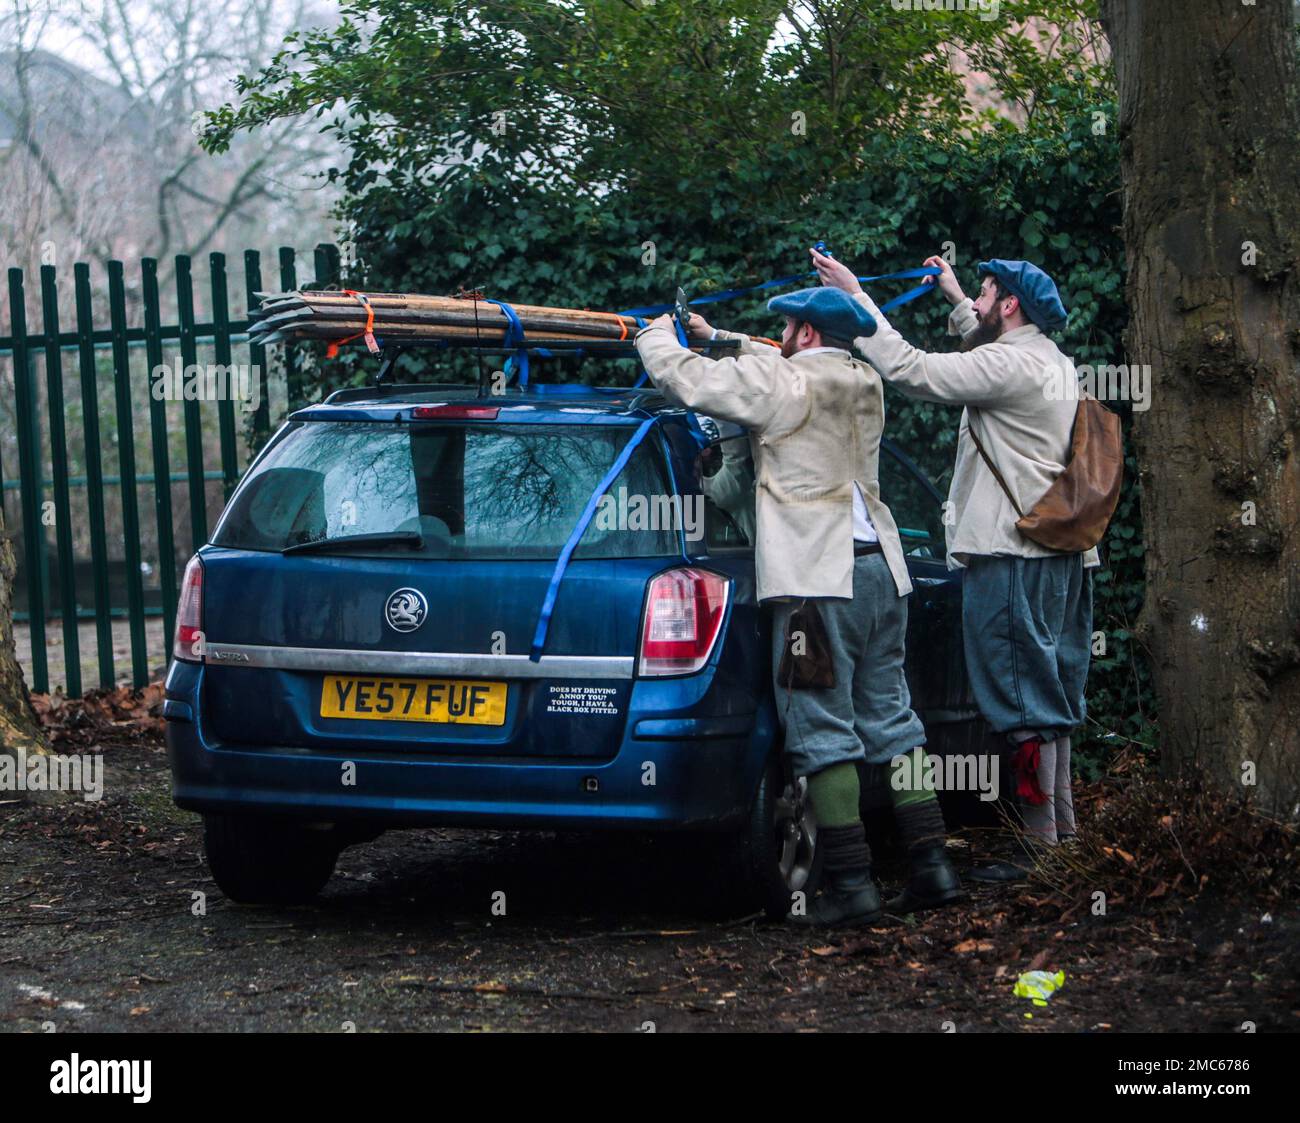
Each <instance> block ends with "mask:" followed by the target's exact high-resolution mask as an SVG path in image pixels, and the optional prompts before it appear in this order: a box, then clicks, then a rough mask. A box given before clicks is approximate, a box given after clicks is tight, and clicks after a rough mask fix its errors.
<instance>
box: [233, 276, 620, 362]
mask: <svg viewBox="0 0 1300 1123" xmlns="http://www.w3.org/2000/svg"><path fill="white" fill-rule="evenodd" d="M256 295H257V296H259V297H260V298H261V307H260V308H259V309H257V310H256V311H254V312H253V313H252V314H251V316H250V321H251V323H250V326H249V329H248V331H249V340H250V342H253V343H262V344H267V343H278V342H281V341H283V340H312V339H315V340H322V341H325V342H328V343H332V344H339V343H342V342H344V341H356V342H357V343H360V342H361V341H362V340H364V338H365V336H366V334H367V332H369V334H370V335H371V336H374V337H378V338H379V339H380V340H382V341H383V342H384V343H385V344H387V343H390V342H391V343H394V344H398V345H407V344H412V343H415V344H418V343H444V344H448V345H452V346H469V347H473V346H482V347H485V348H487V347H493V348H499V347H514V346H516V345H517V339H516V338H515V337H513V336H512V335H511V330H510V328H511V325H510V319H509V317H508V316H507V314H506V312H505V311H504V309H502V308H501V307H500V306H499V305H496V304H492V303H489V302H488V301H486V300H485V299H483V298H482V297H481V296H474V295H472V294H471V295H467V296H425V295H422V294H420V293H382V292H367V293H364V294H361V295H360V296H354V295H351V294H349V293H346V292H314V291H306V292H284V293H257V294H256ZM362 296H363V297H364V300H363V299H362V298H361V297H362ZM511 307H512V308H513V310H514V313H515V315H516V316H517V317H518V318H519V324H520V327H521V328H522V329H523V337H524V339H525V340H526V341H527V342H529V343H536V344H537V345H539V346H543V347H558V348H566V347H567V348H572V347H591V346H595V347H596V348H597V349H606V348H608V349H618V350H622V349H624V348H630V346H631V343H632V338H633V336H635V335H636V333H637V330H638V327H639V325H638V324H637V322H636V320H635V318H633V317H631V316H620V315H618V314H617V313H615V312H592V311H589V310H587V309H580V308H546V307H541V306H538V305H534V304H514V305H511ZM620 344H621V345H622V346H620Z"/></svg>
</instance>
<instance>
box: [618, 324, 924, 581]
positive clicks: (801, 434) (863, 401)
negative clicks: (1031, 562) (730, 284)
mask: <svg viewBox="0 0 1300 1123" xmlns="http://www.w3.org/2000/svg"><path fill="white" fill-rule="evenodd" d="M717 337H718V338H719V339H738V340H740V341H741V347H740V353H739V354H738V355H736V357H735V358H722V359H711V358H707V357H705V356H703V355H697V354H695V353H694V352H692V351H688V350H687V349H686V348H684V347H682V346H681V344H680V343H678V342H677V337H676V336H675V335H674V334H673V333H672V332H670V331H665V330H664V329H662V328H645V329H642V330H641V331H640V332H638V333H637V337H636V347H637V351H638V352H639V354H640V356H641V361H642V363H643V364H644V365H645V369H646V373H647V374H648V375H649V376H650V379H651V381H652V382H653V383H654V384H655V386H657V387H658V388H659V389H660V390H661V391H663V393H664V396H665V397H667V398H668V399H669V400H670V401H673V402H676V403H678V404H680V405H683V406H685V407H686V408H688V409H693V410H698V411H699V412H701V413H705V414H708V415H709V416H710V417H719V418H722V419H723V420H726V421H733V422H735V423H736V424H737V425H743V426H744V427H745V428H746V429H748V430H749V441H750V448H751V449H752V451H753V455H754V472H755V476H756V496H755V504H754V508H755V519H756V524H757V525H756V529H757V540H756V546H755V567H756V569H757V571H758V599H759V600H760V601H765V600H771V599H773V598H787V597H835V598H842V599H845V600H852V598H853V484H854V482H855V481H856V483H857V484H858V486H859V487H860V488H861V489H862V494H863V498H864V499H865V501H866V504H867V511H868V513H869V514H870V516H871V521H872V523H874V524H875V528H876V533H877V534H878V535H879V537H880V544H881V552H882V553H883V554H884V557H885V561H886V562H887V563H888V565H889V571H890V573H891V574H892V575H893V578H894V584H895V587H896V588H897V589H898V595H899V596H900V597H901V596H906V595H907V594H908V593H910V592H911V591H912V583H911V580H910V579H909V578H908V575H907V563H906V561H905V560H904V557H903V547H902V543H901V542H900V540H899V537H898V528H897V527H896V526H895V525H894V518H893V516H892V515H891V514H890V513H889V508H888V507H886V506H885V504H884V502H883V501H882V500H881V498H880V484H879V482H878V481H877V478H876V473H877V468H878V465H879V462H880V437H881V433H882V431H883V429H884V423H885V403H884V388H883V384H882V383H881V381H880V377H879V375H877V374H876V373H875V372H874V371H873V370H872V369H871V368H870V367H868V366H867V365H866V364H865V363H862V362H860V361H859V360H858V359H856V358H854V357H853V356H852V355H850V354H849V353H848V352H847V351H833V350H825V351H821V350H818V351H816V352H813V353H811V354H796V355H795V356H794V357H792V358H789V359H785V358H782V356H781V353H780V351H779V350H777V349H776V348H775V347H771V346H768V345H767V344H764V343H755V342H754V341H752V340H751V339H750V338H749V337H748V336H746V335H739V334H737V333H735V332H724V331H719V332H718V333H717Z"/></svg>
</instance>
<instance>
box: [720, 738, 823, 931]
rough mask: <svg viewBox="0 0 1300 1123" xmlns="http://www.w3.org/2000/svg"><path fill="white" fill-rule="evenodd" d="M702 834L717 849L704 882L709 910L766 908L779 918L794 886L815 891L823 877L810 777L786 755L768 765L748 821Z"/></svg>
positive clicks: (737, 912)
mask: <svg viewBox="0 0 1300 1123" xmlns="http://www.w3.org/2000/svg"><path fill="white" fill-rule="evenodd" d="M703 837H706V838H708V839H709V842H710V843H711V849H712V852H713V854H712V857H713V861H712V862H711V863H710V864H711V866H712V869H711V870H710V871H709V877H708V878H707V884H706V885H705V886H704V888H705V889H706V892H708V894H709V899H710V902H711V904H710V909H711V910H718V911H720V912H723V913H726V914H729V915H733V916H739V915H745V914H748V913H752V912H763V913H765V914H766V915H767V916H768V917H769V918H770V919H772V920H780V919H783V918H784V917H785V916H786V914H787V913H789V911H790V906H791V904H792V903H793V895H794V894H795V893H796V892H802V893H804V894H805V895H806V896H807V897H811V896H812V894H813V892H814V891H815V890H816V888H817V885H818V883H819V882H820V880H821V866H822V851H821V848H820V847H818V845H817V820H816V818H815V817H814V816H813V813H812V806H811V802H810V801H809V799H808V781H807V778H806V777H796V776H795V775H794V774H793V773H792V772H791V771H790V766H789V764H788V763H786V762H785V761H784V760H783V759H782V758H779V757H774V758H773V759H771V760H769V761H768V764H767V767H766V768H764V770H763V776H762V779H761V780H760V781H759V785H758V791H757V792H756V793H755V795H754V802H753V804H752V805H751V807H750V810H749V814H748V817H747V818H746V821H745V824H744V826H743V827H742V828H741V829H740V830H739V831H736V832H734V833H732V834H726V835H710V836H703Z"/></svg>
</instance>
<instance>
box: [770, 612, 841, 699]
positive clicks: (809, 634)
mask: <svg viewBox="0 0 1300 1123" xmlns="http://www.w3.org/2000/svg"><path fill="white" fill-rule="evenodd" d="M800 634H801V635H802V641H803V642H802V643H800V644H799V646H800V647H801V648H802V649H803V650H802V651H801V652H798V653H796V652H795V650H794V648H795V642H794V641H795V637H796V636H799V635H800ZM777 674H778V675H779V677H780V681H781V683H782V685H783V686H785V688H786V689H787V690H829V689H830V688H831V687H832V686H834V685H835V663H834V661H833V660H832V659H831V642H830V637H829V636H828V635H827V634H826V623H825V621H823V620H822V614H821V610H820V609H819V608H818V607H817V602H816V601H815V600H805V601H803V602H802V603H801V604H800V605H799V607H798V608H796V609H795V610H794V611H793V612H791V613H790V621H789V623H788V624H787V625H786V629H785V648H784V650H783V651H782V652H781V667H780V669H779V670H778V672H777Z"/></svg>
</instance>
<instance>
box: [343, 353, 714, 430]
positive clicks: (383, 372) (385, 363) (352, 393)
mask: <svg viewBox="0 0 1300 1123" xmlns="http://www.w3.org/2000/svg"><path fill="white" fill-rule="evenodd" d="M738 346H739V342H738V341H737V340H734V339H726V340H722V339H719V340H711V341H709V342H706V343H701V344H697V347H698V348H699V349H700V350H702V351H731V350H735V349H736V348H737V347H738ZM452 348H455V349H458V350H470V351H475V352H478V353H480V354H497V355H510V354H514V353H516V352H517V351H519V350H521V348H520V347H518V346H503V345H502V344H500V343H496V344H493V343H482V344H479V343H460V342H448V341H446V340H428V341H423V340H402V341H401V342H400V343H399V342H393V343H387V344H385V345H383V346H382V347H380V349H379V352H378V354H379V359H380V363H379V369H378V371H376V373H375V376H374V378H373V379H372V380H371V382H370V384H369V385H367V386H350V387H345V388H343V389H340V390H335V391H333V392H332V393H330V394H329V395H328V396H327V397H326V398H325V399H324V400H323V401H322V403H321V404H322V405H339V404H342V403H344V402H352V401H362V400H373V399H375V398H377V397H384V398H387V397H401V396H402V395H404V394H410V393H412V392H416V391H423V392H428V391H430V390H436V391H444V390H445V391H449V392H452V393H472V394H474V395H475V396H477V397H483V398H487V397H499V396H500V395H499V394H492V393H491V392H490V391H489V390H488V389H487V387H486V386H485V385H484V384H483V381H482V380H481V379H480V381H479V383H478V384H475V383H470V382H457V383H453V382H393V381H390V379H391V378H392V375H393V370H394V368H395V366H396V364H397V360H398V359H400V358H401V357H402V356H403V355H404V354H406V352H407V351H410V350H449V349H452ZM523 349H527V350H530V351H546V352H552V353H554V352H571V353H581V354H598V355H601V354H603V355H614V356H617V355H624V356H626V355H635V354H636V348H635V346H634V344H633V342H632V341H631V340H595V341H592V340H574V341H569V340H545V341H537V342H531V343H525V344H524V348H523ZM507 392H508V393H511V394H518V395H521V396H523V395H527V394H530V393H532V394H538V395H542V394H554V395H556V396H559V395H560V394H573V395H575V396H577V395H581V394H583V393H589V394H590V396H591V397H593V398H598V397H601V396H604V395H615V394H629V395H631V400H630V401H629V402H628V404H627V406H626V407H625V408H626V410H627V412H633V411H635V410H638V409H645V408H646V407H647V406H651V405H658V404H660V403H664V404H667V399H665V398H664V396H663V394H662V393H660V391H659V390H657V389H656V388H655V387H653V386H589V385H587V384H586V383H577V382H534V383H530V384H529V385H528V386H522V387H521V386H511V387H509V388H508V390H507Z"/></svg>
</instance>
